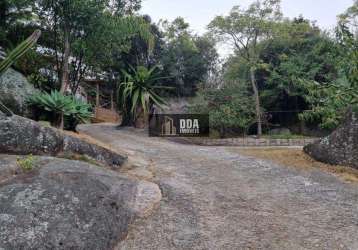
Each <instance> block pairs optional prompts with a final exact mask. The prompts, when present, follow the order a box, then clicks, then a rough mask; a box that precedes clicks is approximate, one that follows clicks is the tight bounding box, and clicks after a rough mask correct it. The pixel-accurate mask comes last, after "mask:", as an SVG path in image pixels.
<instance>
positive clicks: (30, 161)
mask: <svg viewBox="0 0 358 250" xmlns="http://www.w3.org/2000/svg"><path fill="white" fill-rule="evenodd" d="M36 160H37V158H36V157H35V156H33V155H32V154H30V155H28V156H26V157H24V158H17V160H16V163H17V165H18V166H19V167H20V168H21V169H22V170H23V171H31V170H33V169H34V168H35V162H36Z"/></svg>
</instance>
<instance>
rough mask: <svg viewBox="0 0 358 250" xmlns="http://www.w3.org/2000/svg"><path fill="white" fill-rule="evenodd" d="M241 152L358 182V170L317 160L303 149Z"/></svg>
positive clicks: (242, 150)
mask: <svg viewBox="0 0 358 250" xmlns="http://www.w3.org/2000/svg"><path fill="white" fill-rule="evenodd" d="M238 151H239V152H240V153H242V154H244V155H248V156H254V157H257V158H261V159H266V160H270V161H272V162H276V163H278V164H281V165H284V166H291V167H295V168H299V169H304V170H310V169H319V170H321V171H324V172H327V173H331V174H334V175H336V176H338V177H339V178H341V179H342V180H344V181H346V182H350V183H352V182H354V183H358V170H357V169H354V168H350V167H344V166H333V165H329V164H325V163H322V162H318V161H315V160H314V159H312V158H311V157H310V156H308V155H307V154H305V153H304V152H303V151H302V150H301V149H286V148H285V149H281V148H280V149H278V148H269V149H239V150H238Z"/></svg>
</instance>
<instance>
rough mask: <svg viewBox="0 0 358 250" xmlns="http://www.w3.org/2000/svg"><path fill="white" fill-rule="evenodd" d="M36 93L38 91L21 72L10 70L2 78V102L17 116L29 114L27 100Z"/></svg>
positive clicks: (0, 97)
mask: <svg viewBox="0 0 358 250" xmlns="http://www.w3.org/2000/svg"><path fill="white" fill-rule="evenodd" d="M34 93H36V89H35V88H34V87H33V86H32V85H31V84H30V83H29V82H28V81H27V79H26V78H25V77H24V76H23V75H22V74H21V73H19V72H17V71H15V70H13V69H11V68H10V69H8V70H7V71H6V72H5V73H4V74H3V75H2V76H1V77H0V101H1V102H2V103H4V104H5V105H6V106H7V107H8V108H10V110H11V111H13V112H14V113H15V114H18V115H23V114H25V113H26V112H27V107H26V98H28V97H29V96H31V95H33V94H34Z"/></svg>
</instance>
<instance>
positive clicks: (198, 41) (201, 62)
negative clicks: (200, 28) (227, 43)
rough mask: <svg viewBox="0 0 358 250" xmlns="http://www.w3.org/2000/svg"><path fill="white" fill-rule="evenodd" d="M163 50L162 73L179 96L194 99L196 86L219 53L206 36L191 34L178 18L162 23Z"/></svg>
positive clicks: (202, 80) (210, 68)
mask: <svg viewBox="0 0 358 250" xmlns="http://www.w3.org/2000/svg"><path fill="white" fill-rule="evenodd" d="M162 26H163V30H164V41H165V44H164V46H163V47H164V48H163V53H162V57H161V60H160V62H161V64H162V67H163V74H164V75H166V76H170V80H171V81H172V82H174V85H175V87H176V94H177V95H178V96H193V95H194V94H195V91H196V90H197V86H198V84H199V83H202V82H205V81H206V79H207V77H208V75H209V73H210V71H211V70H212V69H213V67H214V66H213V65H215V63H216V62H217V58H218V54H217V52H216V49H215V42H214V41H213V39H211V37H209V36H196V35H193V34H192V33H191V31H190V29H189V24H188V23H186V22H185V20H184V19H183V18H181V17H178V18H176V19H175V20H174V21H173V22H172V23H169V22H164V23H162Z"/></svg>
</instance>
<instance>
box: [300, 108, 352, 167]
mask: <svg viewBox="0 0 358 250" xmlns="http://www.w3.org/2000/svg"><path fill="white" fill-rule="evenodd" d="M304 151H305V152H306V153H307V154H309V155H310V156H311V157H313V158H314V159H316V160H318V161H322V162H325V163H329V164H334V165H344V166H350V167H354V168H358V114H357V113H356V112H353V111H351V110H350V111H349V112H348V114H347V116H346V119H345V121H344V122H343V124H342V125H341V126H340V127H339V128H338V129H336V130H335V131H334V132H333V133H332V134H331V135H329V136H327V137H325V138H323V139H321V140H320V141H318V142H316V143H313V144H310V145H308V146H306V147H305V148H304Z"/></svg>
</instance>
